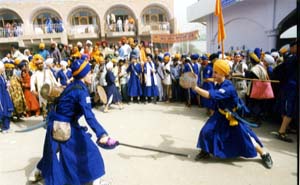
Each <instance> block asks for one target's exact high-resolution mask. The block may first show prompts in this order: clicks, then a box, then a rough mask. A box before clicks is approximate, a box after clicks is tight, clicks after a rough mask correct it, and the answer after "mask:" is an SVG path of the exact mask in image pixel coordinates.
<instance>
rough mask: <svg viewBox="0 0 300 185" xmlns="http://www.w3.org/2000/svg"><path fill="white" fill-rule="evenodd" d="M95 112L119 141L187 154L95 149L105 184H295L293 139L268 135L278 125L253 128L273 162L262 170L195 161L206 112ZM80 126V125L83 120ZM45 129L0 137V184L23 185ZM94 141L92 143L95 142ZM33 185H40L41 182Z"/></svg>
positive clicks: (242, 163)
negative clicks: (198, 139)
mask: <svg viewBox="0 0 300 185" xmlns="http://www.w3.org/2000/svg"><path fill="white" fill-rule="evenodd" d="M102 110H103V108H99V109H94V112H95V115H96V117H97V118H98V120H99V121H100V123H101V124H102V125H103V126H104V128H105V129H106V130H107V131H108V133H109V134H110V135H111V136H112V137H114V138H116V139H118V140H119V141H120V142H124V143H128V144H132V145H137V146H142V147H150V148H154V149H160V150H167V151H171V152H178V153H184V154H189V155H190V156H191V157H190V158H186V157H180V156H174V155H169V154H164V153H157V152H151V151H146V150H138V149H133V148H129V147H124V146H119V147H118V148H116V149H115V150H103V149H100V151H101V153H102V156H103V158H104V161H105V165H106V175H104V176H103V178H102V182H106V183H104V184H110V185H295V184H297V181H298V179H297V176H298V171H297V164H298V161H297V157H298V154H297V147H298V142H296V139H297V138H296V135H291V136H292V138H293V139H294V143H285V142H282V141H279V140H277V139H274V137H273V136H272V135H270V132H271V131H274V130H277V127H278V124H276V125H272V124H270V123H263V125H262V126H261V127H260V128H256V129H254V131H255V132H256V133H257V135H258V137H259V138H260V139H261V141H262V142H263V144H264V146H265V150H266V151H268V152H270V153H271V155H272V158H273V161H274V166H273V168H272V169H271V170H269V169H266V168H265V167H264V166H263V165H262V163H261V159H260V157H256V158H252V159H245V158H237V159H227V160H221V159H217V158H211V159H208V160H205V161H200V162H195V161H194V157H195V155H196V154H197V153H198V150H197V149H196V143H197V138H198V134H199V131H200V129H201V127H202V126H203V124H204V123H205V121H206V119H207V117H206V116H205V110H204V109H199V108H196V107H192V108H191V109H190V108H186V107H184V105H182V104H177V103H170V104H165V103H158V104H156V105H154V104H146V105H144V104H132V105H125V109H123V110H118V109H117V107H116V106H114V105H113V106H112V109H111V110H110V112H109V113H103V112H102ZM40 121H41V117H30V118H24V119H23V121H21V122H16V123H13V124H12V125H11V127H12V130H13V131H15V130H19V129H23V128H26V127H28V126H31V125H35V124H37V123H39V122H40ZM80 123H82V124H85V121H84V119H81V120H80ZM44 137H45V130H44V129H43V128H40V129H36V130H34V131H31V132H26V133H16V132H11V133H8V134H0V185H25V184H26V185H27V184H31V183H29V182H27V177H28V175H29V173H30V172H31V170H32V169H33V168H34V166H35V165H36V163H37V162H38V160H39V159H40V158H41V155H42V150H43V142H44ZM94 139H95V138H94ZM36 184H43V183H42V182H39V183H36Z"/></svg>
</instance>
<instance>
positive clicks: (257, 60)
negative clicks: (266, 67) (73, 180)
mask: <svg viewBox="0 0 300 185" xmlns="http://www.w3.org/2000/svg"><path fill="white" fill-rule="evenodd" d="M249 56H250V58H252V59H253V60H254V61H255V62H257V63H259V62H260V60H259V58H258V57H257V55H256V54H255V53H254V52H251V53H250V54H249Z"/></svg>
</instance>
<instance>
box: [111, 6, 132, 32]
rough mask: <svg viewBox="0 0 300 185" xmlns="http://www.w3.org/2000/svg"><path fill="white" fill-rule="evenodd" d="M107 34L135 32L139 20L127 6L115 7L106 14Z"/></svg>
mask: <svg viewBox="0 0 300 185" xmlns="http://www.w3.org/2000/svg"><path fill="white" fill-rule="evenodd" d="M105 23H106V24H105V30H106V32H123V31H125V32H128V31H129V32H131V31H132V32H135V31H136V30H137V26H136V25H137V18H136V16H135V14H134V12H133V11H132V10H131V9H130V8H129V7H128V6H126V5H114V6H112V7H110V8H109V9H108V11H107V12H106V13H105Z"/></svg>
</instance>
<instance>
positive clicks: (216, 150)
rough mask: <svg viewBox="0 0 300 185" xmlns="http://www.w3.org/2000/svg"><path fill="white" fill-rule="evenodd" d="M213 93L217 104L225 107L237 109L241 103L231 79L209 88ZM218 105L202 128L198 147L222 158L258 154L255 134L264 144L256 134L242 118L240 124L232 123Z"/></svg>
mask: <svg viewBox="0 0 300 185" xmlns="http://www.w3.org/2000/svg"><path fill="white" fill-rule="evenodd" d="M209 95H210V97H211V99H213V100H215V102H216V107H218V108H220V109H222V110H224V109H225V108H227V109H229V110H233V108H235V107H237V105H238V102H239V97H238V94H237V92H236V90H235V88H234V86H233V84H232V83H231V81H229V80H225V81H224V82H223V83H222V84H220V85H218V84H217V85H216V86H215V87H214V89H211V90H209ZM218 108H216V109H215V111H214V114H213V115H212V116H211V117H210V118H209V119H208V120H207V122H206V123H205V125H204V126H203V128H202V129H201V132H200V135H199V138H198V143H197V147H198V148H201V149H202V150H204V151H206V152H209V153H211V154H213V155H214V156H216V157H219V158H233V157H240V156H242V157H247V158H248V157H256V156H257V152H256V149H255V146H254V145H253V143H252V142H251V139H250V136H251V137H252V138H254V140H255V141H256V142H257V143H258V144H259V145H260V146H262V143H261V142H260V141H259V139H258V137H257V136H256V134H255V133H254V132H253V131H252V130H251V129H250V128H249V127H248V125H246V124H245V123H243V122H241V121H239V123H238V125H237V126H229V121H228V120H227V119H226V118H225V116H224V115H223V114H221V113H220V112H219V111H218Z"/></svg>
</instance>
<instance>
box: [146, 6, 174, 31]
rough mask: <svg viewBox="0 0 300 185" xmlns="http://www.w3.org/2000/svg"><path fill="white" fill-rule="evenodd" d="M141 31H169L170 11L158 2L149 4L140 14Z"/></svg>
mask: <svg viewBox="0 0 300 185" xmlns="http://www.w3.org/2000/svg"><path fill="white" fill-rule="evenodd" d="M141 24H142V32H151V31H170V13H169V11H168V10H167V9H166V8H164V7H163V6H162V5H159V4H151V5H149V6H147V7H146V8H144V10H143V11H142V14H141Z"/></svg>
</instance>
